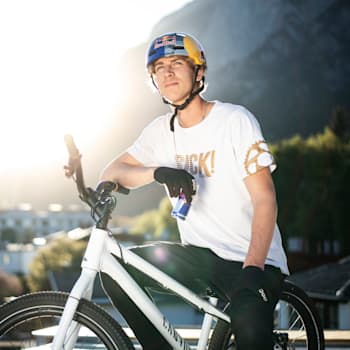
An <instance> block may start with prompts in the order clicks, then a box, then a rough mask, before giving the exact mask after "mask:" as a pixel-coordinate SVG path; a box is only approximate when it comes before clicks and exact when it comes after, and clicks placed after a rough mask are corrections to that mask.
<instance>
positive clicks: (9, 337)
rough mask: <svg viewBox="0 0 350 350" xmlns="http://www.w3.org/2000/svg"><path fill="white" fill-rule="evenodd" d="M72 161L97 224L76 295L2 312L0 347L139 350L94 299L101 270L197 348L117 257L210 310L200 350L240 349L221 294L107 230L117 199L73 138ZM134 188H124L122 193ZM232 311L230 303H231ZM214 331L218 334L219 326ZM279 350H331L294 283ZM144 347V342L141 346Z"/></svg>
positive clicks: (157, 322)
mask: <svg viewBox="0 0 350 350" xmlns="http://www.w3.org/2000/svg"><path fill="white" fill-rule="evenodd" d="M65 140H66V145H67V148H68V151H69V164H70V166H71V167H72V168H73V169H74V174H75V175H74V177H73V179H74V180H75V182H76V186H77V189H78V192H79V196H80V198H81V200H83V201H84V202H86V203H87V204H88V205H89V206H90V207H91V208H92V209H91V210H92V216H93V218H94V219H95V222H96V225H95V226H94V228H93V229H92V232H91V235H90V238H89V241H88V244H87V248H86V252H85V255H84V258H83V261H82V264H81V267H82V271H81V274H80V277H79V278H78V279H77V281H76V282H75V284H74V287H73V288H72V290H71V292H70V293H69V294H68V293H63V292H36V293H30V294H27V295H24V296H21V297H18V298H16V299H14V300H12V301H10V302H8V303H6V304H4V305H2V306H1V307H0V315H1V316H0V318H1V319H0V342H1V341H4V342H5V341H6V342H7V344H8V345H9V346H14V347H17V348H20V349H22V348H34V347H39V346H40V348H42V347H43V348H47V347H50V348H52V349H54V350H58V349H65V350H66V349H67V350H68V349H80V348H83V349H88V348H92V347H98V348H105V349H118V350H125V349H128V350H131V349H135V347H134V343H133V342H132V341H131V339H130V338H129V337H128V336H127V334H126V332H125V330H124V329H123V328H122V327H121V325H120V324H119V323H118V322H117V321H116V320H115V319H114V318H112V317H111V316H110V315H109V314H108V313H107V312H106V311H104V310H103V309H102V308H101V307H100V306H98V305H96V304H94V303H93V302H92V301H91V297H92V291H93V284H94V280H95V278H96V276H97V274H98V273H100V272H104V273H106V274H108V275H109V276H110V277H111V278H113V279H114V280H115V281H116V280H117V281H118V284H119V285H120V286H121V287H122V288H123V289H124V290H125V291H127V293H128V295H129V297H130V298H131V299H132V300H133V302H134V303H135V304H136V305H137V306H138V307H139V308H140V309H142V310H143V312H144V314H145V315H146V316H147V317H148V318H149V320H150V321H151V322H152V324H153V325H154V326H155V327H156V328H157V329H158V330H159V332H160V333H161V334H162V336H163V337H164V338H165V339H166V340H167V341H168V343H169V344H170V345H171V346H172V347H173V348H174V349H175V350H190V348H191V347H190V345H189V344H188V343H187V342H186V341H185V340H184V339H183V338H182V337H181V336H180V335H179V333H178V332H177V330H176V329H175V327H174V326H173V325H172V324H171V323H170V322H169V321H168V320H167V319H166V317H165V316H164V315H163V314H162V313H161V312H160V311H159V309H158V308H157V306H156V305H155V304H154V303H153V301H152V300H151V299H150V298H149V297H148V296H147V295H146V294H145V292H144V291H143V290H142V289H141V288H140V287H139V286H138V285H137V284H136V282H135V281H134V280H133V279H132V277H131V276H130V275H129V274H128V273H127V271H126V270H125V269H124V268H123V266H122V265H121V264H120V262H119V261H118V260H117V259H115V257H113V255H114V256H116V257H118V258H119V259H121V261H123V262H124V264H130V265H131V266H133V267H135V268H137V269H138V270H141V269H142V272H143V273H145V274H146V275H148V276H150V277H151V278H153V279H154V280H155V281H157V282H158V283H159V284H160V285H161V286H162V287H163V288H164V289H165V290H167V291H170V292H172V293H175V294H176V295H178V296H180V297H181V298H183V299H184V300H185V301H187V302H188V303H190V304H191V305H192V306H193V307H195V308H197V309H198V310H200V311H201V312H203V313H204V318H203V323H202V327H201V331H200V336H199V340H198V344H197V346H196V349H197V350H204V349H208V350H224V349H235V345H234V337H233V336H232V334H231V329H230V318H229V316H228V315H227V314H226V313H225V308H224V309H223V310H221V309H219V307H218V306H217V303H218V297H217V296H215V295H210V296H200V295H196V294H195V293H193V292H192V291H191V290H189V289H187V288H186V287H185V286H183V285H181V284H180V283H179V282H177V281H175V280H174V279H172V278H171V277H170V276H168V275H166V274H164V273H163V272H161V271H160V270H158V269H157V268H156V267H154V266H152V265H151V264H149V263H148V262H146V261H145V260H143V259H142V258H140V257H139V256H137V255H136V254H135V253H133V252H131V251H130V250H128V249H126V248H125V247H123V246H122V245H120V244H119V243H118V242H117V240H116V239H115V238H114V237H112V235H111V234H110V232H109V231H108V228H107V225H108V220H109V218H110V215H111V213H112V211H113V210H114V209H115V207H116V200H115V197H114V196H112V195H111V193H108V195H107V196H105V197H104V198H103V199H101V198H99V197H98V196H97V194H96V192H95V191H93V190H92V189H91V188H89V187H85V184H84V178H83V171H82V165H81V156H80V153H79V151H78V149H77V148H76V146H75V144H74V142H73V139H72V138H71V136H67V137H66V139H65ZM128 191H129V190H127V189H125V188H123V187H122V186H118V189H117V192H120V193H128ZM226 307H227V305H226ZM212 328H213V329H212ZM274 342H275V345H274V349H275V350H277V349H281V350H288V349H296V347H298V346H302V348H303V349H308V350H323V349H324V334H323V329H322V327H321V323H320V319H319V315H318V313H317V311H316V309H315V307H314V305H313V303H312V301H311V300H310V299H309V298H308V296H307V295H306V293H305V292H303V291H302V290H301V289H300V288H298V287H297V286H295V285H293V284H292V283H291V282H289V281H285V282H284V287H283V292H282V295H281V298H280V301H279V303H278V304H277V307H276V310H275V330H274ZM135 346H137V345H135Z"/></svg>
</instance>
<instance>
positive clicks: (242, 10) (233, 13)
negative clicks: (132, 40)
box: [122, 0, 350, 141]
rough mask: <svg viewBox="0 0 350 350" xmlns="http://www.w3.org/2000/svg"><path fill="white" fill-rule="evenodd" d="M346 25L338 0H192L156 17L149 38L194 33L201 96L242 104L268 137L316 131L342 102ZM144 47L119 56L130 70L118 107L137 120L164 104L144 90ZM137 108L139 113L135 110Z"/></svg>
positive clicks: (347, 68) (349, 12)
mask: <svg viewBox="0 0 350 350" xmlns="http://www.w3.org/2000/svg"><path fill="white" fill-rule="evenodd" d="M349 23H350V2H349V1H346V0H321V1H320V0H305V1H304V0H303V1H299V0H285V1H281V0H270V1H260V0H248V1H246V0H237V1H233V0H217V1H215V2H213V1H212V0H200V1H199V0H197V1H193V2H191V3H190V4H188V5H187V6H185V7H184V8H182V9H180V10H179V11H177V12H175V13H173V14H171V15H169V16H167V17H165V18H163V19H162V20H161V21H160V22H159V23H158V24H157V25H156V26H155V28H154V30H153V31H152V34H151V36H150V37H151V38H153V37H154V36H156V35H159V34H161V33H164V32H169V31H184V32H188V33H192V34H193V35H195V36H196V37H197V38H199V40H200V41H201V42H202V44H203V46H204V47H205V49H206V53H207V59H208V73H207V81H208V82H209V85H208V89H207V92H206V96H207V98H209V99H221V100H225V101H229V102H233V103H237V104H243V105H245V106H246V107H247V108H248V109H250V110H251V111H253V112H254V114H255V115H256V116H257V118H258V119H259V120H260V121H261V123H262V126H263V129H264V134H265V136H266V137H267V139H268V140H270V141H275V140H278V139H281V138H285V137H290V136H292V135H294V134H296V133H299V134H301V135H304V136H306V135H309V134H310V133H315V132H317V131H320V130H322V129H323V127H324V126H325V125H326V124H327V123H328V121H329V118H330V116H331V113H332V110H333V109H334V108H335V107H336V106H338V105H342V106H345V107H347V108H348V107H349V97H350V93H349V92H350V91H349V90H350V85H349V81H350V79H349V78H350V45H349V44H350V26H349ZM151 38H150V39H151ZM145 51H146V45H140V46H139V47H136V48H133V49H132V50H130V51H129V52H128V53H127V54H126V55H125V57H124V60H123V62H122V66H123V71H128V72H129V71H133V74H132V75H131V76H130V75H129V76H128V77H127V81H128V83H127V86H132V89H130V90H129V91H130V94H129V96H127V98H126V100H125V101H126V106H127V108H126V109H125V113H127V114H128V115H129V116H130V117H131V118H132V119H134V116H137V121H136V120H135V123H137V125H140V124H142V125H143V124H145V123H146V122H148V121H149V120H150V119H152V118H153V117H154V115H157V114H160V113H161V111H162V110H163V109H164V107H163V108H162V106H160V103H159V99H158V98H157V99H158V101H155V100H154V96H151V93H150V92H149V91H147V90H145V83H144V81H145V74H144V67H143V62H144V55H145ZM123 79H124V78H123ZM123 79H122V80H123ZM157 99H156V100H157ZM132 100H134V101H135V102H136V101H137V105H135V106H134V107H135V108H136V109H135V108H133V107H132V106H131V101H132ZM139 106H145V107H147V112H146V113H143V114H142V115H140V109H139ZM142 110H146V108H144V107H142ZM157 112H158V113H157ZM133 124H134V123H133Z"/></svg>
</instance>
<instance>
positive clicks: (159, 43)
mask: <svg viewBox="0 0 350 350" xmlns="http://www.w3.org/2000/svg"><path fill="white" fill-rule="evenodd" d="M168 45H174V46H175V45H176V35H164V36H162V37H160V38H158V39H157V40H156V41H155V43H154V48H155V49H158V48H159V47H163V46H168Z"/></svg>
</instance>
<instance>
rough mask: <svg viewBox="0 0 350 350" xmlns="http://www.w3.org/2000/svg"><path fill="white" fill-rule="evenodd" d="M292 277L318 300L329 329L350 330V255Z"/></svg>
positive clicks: (318, 306) (317, 303) (320, 310)
mask: <svg viewBox="0 0 350 350" xmlns="http://www.w3.org/2000/svg"><path fill="white" fill-rule="evenodd" d="M288 279H290V280H291V281H292V282H294V283H295V284H296V285H298V286H300V287H301V288H302V289H304V290H305V291H306V292H307V294H308V295H309V296H310V297H311V298H312V299H313V300H314V301H315V304H316V307H317V309H318V311H319V313H320V316H321V318H322V320H323V325H324V328H325V329H340V330H342V329H350V256H348V257H346V258H343V259H341V260H339V261H337V262H334V263H328V264H323V265H321V266H318V267H316V268H312V269H309V270H307V271H303V272H298V273H295V274H292V275H291V276H290V277H288Z"/></svg>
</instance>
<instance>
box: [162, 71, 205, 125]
mask: <svg viewBox="0 0 350 350" xmlns="http://www.w3.org/2000/svg"><path fill="white" fill-rule="evenodd" d="M199 69H200V66H199V65H197V66H196V68H195V72H194V77H193V81H192V90H191V93H190V95H189V96H188V97H187V99H186V100H185V102H184V103H182V104H181V105H175V104H173V103H171V102H169V101H168V100H167V99H165V98H164V97H162V99H163V102H164V103H166V104H169V105H171V106H173V107H175V110H174V113H173V115H172V116H171V118H170V131H171V132H174V121H175V117H176V116H177V113H178V111H179V110H180V111H182V110H183V109H185V108H186V107H187V106H188V105H189V104H190V103H191V102H192V100H193V99H194V98H195V97H196V96H197V95H198V94H199V93H201V92H202V91H203V90H204V86H205V85H204V76H203V78H202V80H201V84H200V86H199V88H198V89H196V90H195V85H196V81H197V76H198V71H199Z"/></svg>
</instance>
